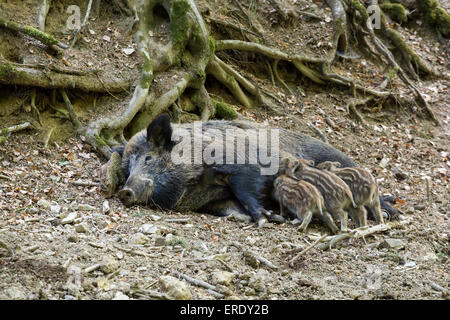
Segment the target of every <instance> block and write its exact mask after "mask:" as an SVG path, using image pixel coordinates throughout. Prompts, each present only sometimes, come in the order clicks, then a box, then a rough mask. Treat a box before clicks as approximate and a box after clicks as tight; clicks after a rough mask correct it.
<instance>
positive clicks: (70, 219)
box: [61, 212, 78, 224]
mask: <svg viewBox="0 0 450 320" xmlns="http://www.w3.org/2000/svg"><path fill="white" fill-rule="evenodd" d="M77 216H78V213H76V212H71V213H69V214H68V215H67V217H65V218H64V219H62V220H61V224H68V223H72V222H73V221H74V220H75V219H76V218H77Z"/></svg>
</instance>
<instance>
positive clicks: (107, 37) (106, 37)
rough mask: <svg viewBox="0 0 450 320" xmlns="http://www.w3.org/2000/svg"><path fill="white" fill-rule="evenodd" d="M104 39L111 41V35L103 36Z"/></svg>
mask: <svg viewBox="0 0 450 320" xmlns="http://www.w3.org/2000/svg"><path fill="white" fill-rule="evenodd" d="M102 39H103V40H105V41H107V42H110V41H111V38H110V37H109V36H106V35H105V36H103V38H102Z"/></svg>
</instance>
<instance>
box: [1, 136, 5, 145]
mask: <svg viewBox="0 0 450 320" xmlns="http://www.w3.org/2000/svg"><path fill="white" fill-rule="evenodd" d="M5 142H6V137H4V136H1V137H0V144H3V143H5Z"/></svg>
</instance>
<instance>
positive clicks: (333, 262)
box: [0, 1, 450, 299]
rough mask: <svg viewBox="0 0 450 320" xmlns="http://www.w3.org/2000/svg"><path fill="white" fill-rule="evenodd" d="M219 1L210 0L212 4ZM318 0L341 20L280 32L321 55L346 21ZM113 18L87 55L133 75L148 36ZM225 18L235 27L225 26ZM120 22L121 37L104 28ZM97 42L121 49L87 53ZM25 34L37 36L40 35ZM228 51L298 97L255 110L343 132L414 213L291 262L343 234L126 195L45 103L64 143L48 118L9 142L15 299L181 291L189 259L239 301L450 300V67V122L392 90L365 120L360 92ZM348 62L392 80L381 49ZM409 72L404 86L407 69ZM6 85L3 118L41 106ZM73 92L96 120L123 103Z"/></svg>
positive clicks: (0, 231)
mask: <svg viewBox="0 0 450 320" xmlns="http://www.w3.org/2000/svg"><path fill="white" fill-rule="evenodd" d="M75 2H76V1H75ZM209 3H210V5H211V6H214V5H217V3H218V2H217V3H216V2H214V1H210V2H209ZM4 5H5V4H4ZM204 6H206V5H205V4H204V3H203V2H201V1H200V4H199V7H200V9H201V10H205V7H204ZM307 9H309V10H312V12H314V13H316V14H318V15H319V14H323V15H324V17H325V20H324V21H321V22H317V21H314V22H313V21H309V20H304V21H303V20H301V21H299V24H298V25H297V26H296V28H297V29H298V30H296V29H290V30H289V32H287V33H286V39H284V38H283V37H280V36H277V34H279V32H280V30H279V29H277V27H276V25H274V26H271V29H268V30H270V32H268V34H267V36H268V37H269V36H270V34H272V36H273V39H271V40H270V39H269V40H268V41H269V43H272V42H271V41H273V43H272V44H273V45H274V44H275V43H277V45H279V46H283V44H282V43H280V41H285V42H286V45H285V46H286V47H290V48H292V44H293V43H298V44H299V45H298V47H299V48H298V49H297V50H303V51H304V52H308V53H315V54H317V55H320V50H321V46H322V44H326V43H327V41H330V40H329V39H328V38H327V34H328V35H331V33H330V30H331V28H332V27H331V23H330V22H326V21H328V20H329V19H326V17H329V16H330V12H329V11H327V10H326V9H325V8H324V6H323V5H322V4H321V2H317V5H316V7H308V8H307ZM82 10H84V9H83V6H82ZM268 12H269V11H268ZM18 14H19V13H18ZM30 14H35V13H30ZM51 14H52V12H50V16H51ZM53 14H55V13H53ZM105 14H108V15H109V14H111V17H110V16H108V19H109V18H111V19H112V18H114V17H115V18H116V19H119V18H120V15H119V13H113V12H109V11H108V12H107V13H105ZM218 14H220V12H218ZM20 15H21V16H20V17H19V16H18V17H17V18H18V19H19V18H20V19H22V20H21V21H22V22H24V23H29V24H32V25H33V23H34V22H33V21H31V20H30V21H27V20H26V19H27V17H28V15H27V14H26V12H25V13H24V12H21V13H20ZM56 16H57V15H56ZM266 18H267V21H270V17H266ZM108 19H106V20H108ZM106 20H98V21H97V22H96V21H91V22H90V23H89V24H88V28H87V30H92V31H93V32H89V31H87V30H85V32H84V33H83V37H85V38H86V39H87V41H89V42H86V41H84V40H83V38H82V39H81V40H79V42H80V45H79V50H78V51H77V52H74V53H73V56H71V57H72V58H73V60H71V61H70V63H71V66H73V67H77V66H80V65H78V63H79V64H81V63H82V61H83V63H86V64H87V65H86V67H88V66H89V67H93V68H95V67H96V64H99V63H100V62H102V61H109V60H105V59H110V62H111V63H107V62H105V63H104V65H105V70H110V71H111V72H113V73H115V76H118V77H120V76H121V74H124V75H126V76H128V75H130V74H131V75H133V74H135V75H136V79H138V68H137V66H136V64H137V63H139V59H138V58H137V53H136V52H135V53H132V54H131V55H130V56H129V55H127V54H124V53H123V51H122V49H124V48H133V46H134V44H133V43H132V38H131V37H130V38H129V39H127V38H126V37H125V36H124V35H123V33H122V31H123V30H122V29H121V28H122V27H123V26H122V25H117V24H107V23H105V22H104V21H106ZM102 21H103V22H102ZM330 21H331V20H330ZM322 22H323V24H322ZM124 25H125V24H124ZM313 25H314V26H316V28H315V29H314V26H313ZM49 32H50V33H52V34H55V36H61V37H60V38H61V39H63V36H62V35H61V34H58V32H59V31H56V28H55V29H52V28H51V27H50V28H49ZM61 32H62V31H61ZM211 32H212V33H213V34H214V35H215V36H217V37H220V36H221V37H223V38H226V35H224V34H220V33H219V31H218V30H215V29H213V30H212V31H211ZM402 32H403V34H404V36H405V37H406V38H407V40H408V42H409V44H410V45H412V46H413V47H414V49H415V50H417V52H418V53H419V54H421V55H422V56H423V57H426V58H427V59H428V60H429V61H430V62H432V63H433V64H434V65H436V66H437V67H438V68H439V69H440V70H441V71H444V72H447V73H448V66H449V63H450V59H449V52H448V48H449V46H448V41H447V42H446V43H445V42H441V43H440V44H439V43H438V42H437V41H436V39H434V38H433V36H430V35H429V34H421V33H420V31H419V30H418V31H411V30H407V29H404V30H403V29H402ZM105 35H108V36H109V37H110V38H109V39H110V41H106V40H103V37H104V36H105ZM11 36H16V35H11ZM228 36H230V35H228ZM115 37H117V38H118V39H116V38H115ZM308 39H314V40H311V41H308ZM30 41H32V40H30ZM89 43H100V44H101V45H102V46H105V47H104V48H103V49H102V50H97V51H92V52H90V53H89V55H83V54H84V53H86V54H87V52H88V51H89V45H88V44H89ZM445 44H446V45H445ZM28 46H30V47H28ZM24 47H25V48H26V50H32V48H31V47H32V43H28V42H26V43H25V44H24ZM84 47H85V48H86V50H85V51H83V49H82V48H84ZM80 48H81V49H80ZM10 49H11V48H10ZM13 49H14V48H13ZM13 49H11V50H13ZM11 52H12V51H11ZM45 58H46V57H45V56H43V57H41V59H45ZM221 58H222V59H223V60H226V59H228V60H227V61H228V62H234V63H235V64H236V68H239V70H240V71H241V72H242V73H243V74H244V75H246V76H247V77H249V78H250V79H251V80H252V81H254V82H255V83H258V85H260V86H263V87H264V88H265V89H267V90H269V91H271V92H273V93H274V94H275V95H276V96H278V97H279V99H280V100H281V101H283V104H282V105H280V108H281V109H280V110H282V111H284V112H286V114H288V115H289V116H286V117H283V116H279V115H274V114H272V113H271V112H270V111H267V110H264V109H246V110H244V109H241V110H240V112H241V114H242V115H243V116H244V117H247V118H250V119H254V120H255V121H258V122H266V123H267V124H270V125H273V126H280V127H284V128H288V129H292V130H297V131H299V132H304V133H307V134H309V135H312V136H315V132H314V131H313V130H312V129H310V128H309V127H307V126H304V125H302V124H304V123H308V122H309V123H312V124H314V125H315V126H316V127H317V128H319V129H320V130H321V131H322V132H323V133H324V134H325V136H326V137H327V139H328V140H329V142H330V143H331V144H332V145H333V146H335V147H336V148H338V149H339V150H342V151H343V152H344V153H346V154H347V155H349V156H350V157H351V158H353V159H354V160H355V161H356V162H357V163H358V164H360V165H361V166H363V167H365V168H368V169H369V170H371V172H372V173H373V174H374V176H375V177H376V178H377V181H378V183H379V186H380V189H381V190H380V191H381V193H383V194H392V195H395V196H396V197H397V200H396V202H397V203H396V204H395V206H396V207H398V208H400V209H401V210H402V211H403V212H404V213H405V218H406V220H407V221H408V223H405V224H403V225H402V226H400V227H397V228H394V229H392V230H390V231H387V232H384V233H380V234H377V235H375V236H370V237H367V238H366V239H364V240H363V239H360V240H355V241H346V242H343V243H342V244H341V245H339V246H338V247H337V248H332V249H330V250H327V251H319V250H316V249H312V250H310V251H308V252H307V253H306V254H304V255H303V256H302V257H301V258H300V259H299V260H298V261H297V262H296V263H295V264H294V265H293V266H289V265H288V262H287V261H289V260H290V259H291V258H292V257H294V256H295V255H296V254H297V253H298V252H300V251H301V250H302V249H305V248H306V247H308V245H309V244H310V243H311V242H312V241H311V239H310V238H309V236H308V235H317V234H319V233H324V232H327V230H326V229H325V228H324V227H323V226H321V225H320V224H319V223H318V222H313V223H312V224H311V225H310V228H309V229H308V230H307V232H306V233H299V232H297V231H296V228H295V227H294V226H292V225H290V224H283V225H276V224H271V223H267V224H266V225H265V226H264V227H263V228H256V227H255V226H253V225H249V224H246V223H243V222H239V221H236V220H234V219H233V218H217V217H214V216H210V215H203V214H198V213H194V212H192V213H178V212H167V211H160V210H158V209H154V208H149V207H143V206H133V207H131V208H125V207H124V206H123V205H122V204H121V203H120V201H118V199H116V198H111V199H105V198H104V196H103V194H102V192H101V190H100V187H99V186H98V182H99V179H98V172H97V171H98V168H99V167H100V165H101V164H102V161H101V160H100V159H99V158H98V157H97V155H96V154H95V153H94V152H93V151H92V149H91V147H90V146H89V145H88V144H85V143H83V141H82V139H80V137H77V136H75V134H74V133H73V131H71V128H72V127H71V124H70V122H68V121H66V120H61V119H57V118H55V117H54V115H55V114H54V111H51V110H43V112H42V113H41V118H42V122H43V124H44V127H45V126H46V127H47V128H49V127H52V126H55V127H56V126H57V129H55V130H57V131H55V132H54V133H53V135H52V138H51V140H50V143H49V145H48V147H44V145H43V140H44V139H45V135H46V132H47V131H46V130H41V131H39V130H28V131H23V132H18V133H15V134H12V135H11V136H10V137H9V138H8V140H7V141H6V143H5V144H3V145H0V299H2V298H3V299H4V298H6V299H78V298H79V299H112V298H117V299H119V298H135V299H142V298H156V297H159V296H158V295H159V294H161V293H165V291H164V288H163V287H164V286H163V285H162V282H163V281H160V279H161V277H162V276H165V275H171V276H174V277H177V275H179V274H180V273H181V274H185V275H188V276H190V277H192V278H195V279H199V280H203V281H206V282H208V283H210V284H212V285H215V286H216V289H217V291H220V292H221V294H222V295H223V298H228V299H232V298H238V299H442V298H446V299H448V298H449V293H448V292H449V289H450V288H449V265H450V261H449V258H448V255H449V251H450V235H449V233H450V228H449V212H450V203H449V199H450V194H449V191H450V181H449V176H450V174H449V173H450V156H449V153H450V150H449V149H450V147H449V141H450V125H449V122H450V112H449V105H448V101H450V90H449V88H450V81H446V80H433V81H419V82H418V86H419V87H420V89H421V90H422V92H423V93H424V95H425V97H426V99H428V102H429V103H430V106H431V107H432V109H433V111H434V112H435V114H436V115H437V116H438V117H439V119H440V120H441V122H442V125H441V126H440V127H435V126H434V125H433V124H432V123H431V122H430V121H427V120H424V119H422V118H421V117H419V116H416V115H414V114H413V112H412V111H414V109H409V107H408V106H400V105H398V104H396V103H394V102H392V101H379V103H378V104H377V105H375V106H371V107H370V108H369V107H366V108H363V109H361V113H362V114H363V115H364V117H365V119H366V121H367V124H368V125H367V126H365V127H364V126H362V125H361V124H360V123H358V122H356V121H355V120H354V119H352V118H351V117H349V115H348V114H347V113H346V110H345V107H346V105H347V101H348V99H349V97H350V93H349V92H348V90H347V89H345V88H339V87H334V86H329V87H323V86H318V85H313V84H311V82H309V81H308V80H306V79H304V78H302V77H301V76H300V75H298V74H294V73H292V72H290V69H289V68H290V66H289V65H287V64H286V65H284V64H283V63H280V72H281V74H282V75H283V76H284V77H285V81H286V82H287V83H288V85H289V86H290V87H291V88H292V89H293V92H294V93H295V95H296V96H295V97H293V96H290V94H289V92H287V91H286V90H285V89H284V88H283V87H282V86H281V85H277V84H275V85H273V84H272V83H271V79H270V76H269V74H268V73H267V72H266V71H264V67H262V66H263V65H264V61H261V63H260V64H255V63H253V60H252V58H251V57H250V58H249V60H248V61H246V60H245V59H243V60H240V61H238V60H236V56H233V54H230V55H228V56H225V55H223V56H221ZM240 58H242V56H241V57H240ZM26 62H29V61H26ZM89 63H91V65H89ZM334 70H335V71H336V72H339V73H341V74H342V75H346V73H347V72H349V73H350V72H351V74H352V76H353V77H355V78H357V79H358V81H362V83H365V84H367V81H369V80H370V79H371V80H370V81H373V82H374V83H376V82H377V81H378V82H381V81H382V79H383V78H382V73H381V70H378V69H377V68H376V67H375V66H374V65H373V64H372V63H370V62H369V61H366V60H357V61H353V60H351V61H349V60H341V61H337V62H336V64H335V66H334ZM369 83H370V82H369ZM393 85H394V86H397V87H398V89H399V90H400V91H401V90H402V88H401V87H402V84H401V83H400V82H399V81H398V80H395V81H394V84H393ZM207 87H208V91H210V92H214V93H217V94H218V95H219V94H220V95H221V96H222V97H225V99H226V100H227V102H229V103H232V104H236V105H237V103H236V101H234V100H233V98H232V96H231V95H229V94H228V93H227V92H226V91H225V90H224V89H223V88H221V87H220V86H219V85H218V84H217V83H216V82H215V81H213V80H212V79H207ZM0 92H1V95H0V112H1V113H0V127H1V128H3V127H7V126H9V125H13V124H17V123H20V122H22V121H25V120H28V119H29V117H30V113H27V112H26V110H27V104H28V103H29V102H25V103H23V95H24V93H23V89H21V88H11V87H5V86H3V87H0ZM41 94H42V95H43V96H44V95H46V94H48V93H45V92H41ZM405 94H407V93H405ZM71 97H72V98H73V100H74V108H75V111H76V112H77V113H78V115H79V116H80V120H81V121H83V122H85V121H88V120H90V119H92V117H94V116H95V114H96V111H97V110H101V109H102V108H105V107H109V108H112V106H114V107H116V106H117V105H118V104H119V102H117V101H116V100H115V98H114V97H111V96H110V95H105V96H98V97H95V96H93V95H88V96H84V95H83V94H82V93H72V94H71ZM119 98H120V97H119ZM122 98H124V97H122ZM94 99H96V104H95V107H94V106H93V100H94ZM124 99H125V100H123V101H121V102H120V104H121V105H124V104H125V102H126V98H124ZM61 103H62V102H61ZM6 106H8V108H6ZM23 109H25V112H24V111H23ZM292 117H294V118H295V119H297V120H293V118H292ZM326 120H327V121H326ZM330 120H331V121H330ZM299 121H300V122H299ZM328 123H332V124H334V125H332V126H330V125H329V124H328ZM427 179H428V181H429V183H428V186H429V187H428V188H427V183H426V181H427ZM80 184H81V185H80ZM83 184H84V185H83ZM105 201H107V203H105ZM108 207H109V208H108ZM72 218H73V219H72ZM370 223H371V224H373V223H374V222H373V221H370ZM350 226H352V225H351V224H350ZM353 227H354V225H353ZM393 239H396V240H397V241H393ZM235 242H238V243H239V244H240V245H241V246H242V248H243V249H244V250H242V249H240V248H237V247H236V246H234V245H233V243H235ZM245 249H248V250H251V251H252V252H253V253H254V254H256V255H257V256H261V257H264V258H265V259H267V260H269V261H270V262H272V263H273V264H274V265H275V266H276V267H277V268H276V269H272V268H269V267H268V266H267V265H265V264H263V263H260V262H258V261H255V259H252V258H250V257H249V256H248V255H246V254H244V252H243V251H245ZM90 267H92V268H90ZM86 268H88V269H87V270H86ZM183 282H184V280H183ZM174 286H175V287H176V289H177V290H178V291H179V292H182V293H184V294H188V293H186V292H187V291H188V292H190V294H191V296H192V298H193V299H217V298H218V297H217V296H216V295H215V294H213V293H211V292H210V291H208V290H206V289H205V288H202V287H199V286H196V285H192V284H189V285H187V289H188V290H182V289H183V288H184V289H186V288H185V286H186V283H184V284H183V283H174Z"/></svg>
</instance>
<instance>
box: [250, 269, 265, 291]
mask: <svg viewBox="0 0 450 320" xmlns="http://www.w3.org/2000/svg"><path fill="white" fill-rule="evenodd" d="M264 271H265V270H259V271H258V272H257V273H256V274H254V275H253V276H252V277H251V278H250V280H248V286H249V287H250V288H253V289H254V290H255V291H256V292H262V291H264V289H265V288H266V283H265V280H266V277H265V275H264V273H265V272H264Z"/></svg>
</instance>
